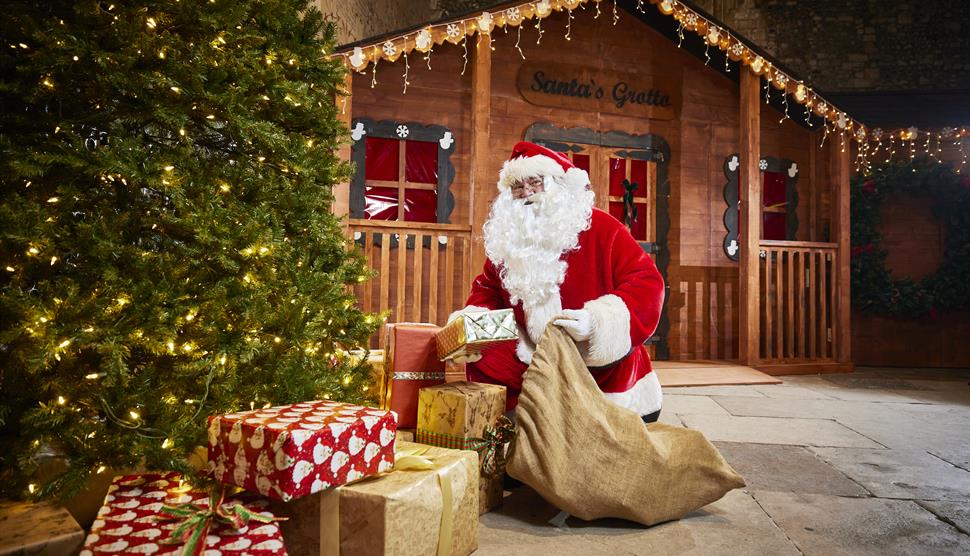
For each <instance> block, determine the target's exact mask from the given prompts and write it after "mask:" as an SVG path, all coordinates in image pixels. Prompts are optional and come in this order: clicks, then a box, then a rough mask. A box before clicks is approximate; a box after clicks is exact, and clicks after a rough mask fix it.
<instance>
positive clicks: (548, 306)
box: [522, 288, 629, 344]
mask: <svg viewBox="0 0 970 556" xmlns="http://www.w3.org/2000/svg"><path fill="white" fill-rule="evenodd" d="M522 311H523V312H524V313H525V322H526V326H527V327H528V332H529V338H530V339H531V340H532V343H533V344H538V343H539V338H542V333H543V332H544V331H545V329H546V325H547V324H549V322H550V321H552V319H554V318H555V317H557V316H559V314H560V313H562V299H560V298H559V288H556V291H555V292H553V293H552V295H550V296H549V299H547V300H546V301H545V302H544V303H540V304H538V305H533V304H532V303H529V302H528V301H523V302H522ZM627 336H629V334H627Z"/></svg>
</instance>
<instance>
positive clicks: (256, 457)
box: [208, 401, 397, 500]
mask: <svg viewBox="0 0 970 556" xmlns="http://www.w3.org/2000/svg"><path fill="white" fill-rule="evenodd" d="M396 429H397V423H396V421H395V418H394V415H393V414H392V413H391V412H389V411H385V410H383V409H375V408H372V407H362V406H359V405H351V404H346V403H337V402H329V401H313V402H304V403H298V404H293V405H287V406H278V407H271V408H268V409H257V410H253V411H243V412H240V413H230V414H227V415H217V416H213V417H209V453H208V455H209V469H210V471H211V472H212V474H213V476H214V477H215V479H216V480H218V481H222V482H224V483H228V484H232V485H236V486H240V487H242V488H245V489H246V490H250V491H253V492H258V493H260V494H262V495H263V496H269V497H271V498H278V499H280V500H291V499H294V498H299V497H301V496H306V495H307V494H310V493H313V492H319V491H320V490H323V489H325V488H329V487H332V486H337V485H342V484H344V483H347V482H350V481H353V480H356V479H359V478H361V477H365V476H367V475H373V474H375V473H379V472H381V471H386V470H388V469H390V468H391V466H393V465H394V433H395V430H396Z"/></svg>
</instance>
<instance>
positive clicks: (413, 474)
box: [272, 442, 478, 556]
mask: <svg viewBox="0 0 970 556" xmlns="http://www.w3.org/2000/svg"><path fill="white" fill-rule="evenodd" d="M397 451H398V456H399V459H398V463H397V465H395V468H394V470H392V471H390V472H389V473H385V474H381V475H377V476H376V477H368V478H366V479H363V480H361V481H358V482H356V483H352V484H349V485H344V486H342V487H339V488H336V489H331V490H328V491H325V492H321V493H319V494H316V495H313V496H308V497H306V498H301V499H300V500H294V501H292V502H285V503H284V502H274V503H273V506H272V507H273V511H274V512H275V513H277V515H285V516H287V517H288V518H289V519H288V520H287V521H284V522H282V524H281V525H282V527H283V536H284V538H285V539H286V546H287V549H288V550H289V551H290V553H291V554H299V555H301V556H304V555H306V556H315V555H317V554H320V555H325V554H326V555H337V554H343V555H353V556H371V555H374V556H377V555H382V554H383V555H388V556H411V555H413V556H426V555H428V554H450V555H452V556H464V555H466V554H470V553H472V552H473V551H475V549H476V548H478V459H477V458H476V456H475V454H474V452H468V451H459V450H449V449H445V448H435V447H431V446H421V445H419V444H412V443H408V442H400V443H399V444H398V447H397Z"/></svg>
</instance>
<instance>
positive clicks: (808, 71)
mask: <svg viewBox="0 0 970 556" xmlns="http://www.w3.org/2000/svg"><path fill="white" fill-rule="evenodd" d="M431 1H432V2H434V3H435V5H436V7H437V9H438V11H439V13H441V14H443V15H452V14H457V13H462V12H465V11H468V10H471V9H475V8H484V7H487V6H489V5H494V4H496V2H494V1H486V0H431ZM620 3H621V5H622V4H624V3H625V4H627V5H628V6H629V5H635V3H634V2H623V1H622V0H621V2H620ZM694 4H695V5H696V6H697V7H699V8H701V9H702V10H704V11H706V12H708V13H709V14H711V15H713V16H714V17H715V18H717V19H719V20H721V21H722V22H723V23H724V24H725V25H727V26H728V27H731V28H732V29H734V30H735V31H737V32H738V33H740V34H741V35H743V36H744V37H746V38H748V39H749V40H750V41H751V42H753V43H754V45H755V46H758V47H760V48H762V49H763V50H765V51H767V52H768V53H769V54H771V55H772V56H774V57H775V58H776V59H778V60H779V61H780V62H781V63H782V64H783V65H784V66H785V67H787V68H789V69H790V70H791V71H793V72H795V73H796V74H797V75H798V76H799V77H801V78H802V79H804V80H806V81H808V82H809V83H812V84H814V85H815V86H816V87H818V88H819V89H820V90H822V91H826V92H836V91H839V92H846V91H912V90H924V91H925V90H950V91H953V90H961V89H962V90H967V89H970V39H968V38H967V34H968V32H970V1H968V0H933V1H931V2H917V1H913V0H851V1H846V0H694ZM650 9H656V8H653V7H650Z"/></svg>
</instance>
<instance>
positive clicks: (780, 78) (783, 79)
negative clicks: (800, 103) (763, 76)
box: [775, 73, 788, 88]
mask: <svg viewBox="0 0 970 556" xmlns="http://www.w3.org/2000/svg"><path fill="white" fill-rule="evenodd" d="M775 83H777V84H778V86H779V87H782V88H784V86H785V84H786V83H788V76H787V75H785V74H783V73H776V74H775Z"/></svg>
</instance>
